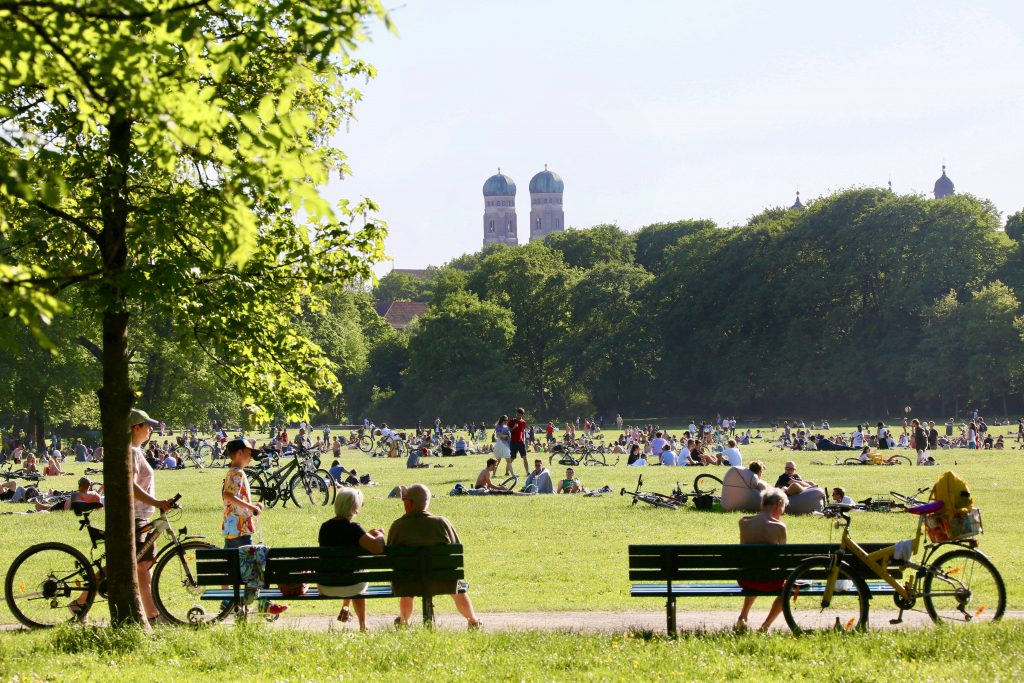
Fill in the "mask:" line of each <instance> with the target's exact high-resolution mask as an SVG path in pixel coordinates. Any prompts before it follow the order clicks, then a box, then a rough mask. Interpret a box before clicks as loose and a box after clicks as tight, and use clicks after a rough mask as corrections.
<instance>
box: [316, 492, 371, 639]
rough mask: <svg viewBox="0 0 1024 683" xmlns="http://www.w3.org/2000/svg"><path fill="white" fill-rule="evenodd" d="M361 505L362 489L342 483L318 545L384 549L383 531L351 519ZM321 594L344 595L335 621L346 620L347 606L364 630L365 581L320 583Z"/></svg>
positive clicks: (341, 596) (360, 627)
mask: <svg viewBox="0 0 1024 683" xmlns="http://www.w3.org/2000/svg"><path fill="white" fill-rule="evenodd" d="M362 507H363V492H362V491H360V490H359V489H357V488H351V487H346V486H343V487H342V488H341V489H339V490H338V495H337V497H336V498H335V499H334V517H333V518H332V519H329V520H327V521H326V522H324V523H323V525H321V526H320V546H321V547H334V548H337V547H342V548H344V547H360V548H362V549H363V550H366V551H367V552H370V553H373V554H374V555H380V554H381V553H383V552H384V530H383V529H370V530H369V531H366V530H365V529H363V527H362V525H360V524H359V522H354V521H352V518H353V517H355V516H356V515H358V514H359V511H360V510H361V509H362ZM317 587H318V588H319V589H320V594H321V595H329V596H332V597H337V598H345V601H344V602H343V603H342V605H341V611H340V612H339V613H338V621H348V620H349V619H351V617H352V615H351V613H350V612H349V606H350V605H351V607H352V609H353V610H354V611H355V613H356V618H357V619H359V630H360V631H365V630H366V599H365V598H360V597H358V596H359V594H360V593H362V592H363V591H364V590H366V582H365V581H362V582H360V583H356V584H351V585H348V586H331V585H326V584H319V585H318V586H317Z"/></svg>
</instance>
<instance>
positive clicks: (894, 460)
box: [889, 455, 914, 465]
mask: <svg viewBox="0 0 1024 683" xmlns="http://www.w3.org/2000/svg"><path fill="white" fill-rule="evenodd" d="M889 464H890V465H913V464H914V461H913V460H911V459H910V456H907V455H894V456H892V457H891V458H889Z"/></svg>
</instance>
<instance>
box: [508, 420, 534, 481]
mask: <svg viewBox="0 0 1024 683" xmlns="http://www.w3.org/2000/svg"><path fill="white" fill-rule="evenodd" d="M524 415H526V411H525V410H523V409H522V408H516V416H515V417H514V418H512V419H511V420H509V421H508V428H509V431H510V432H511V433H512V434H511V437H510V438H509V444H508V445H509V450H511V451H512V464H513V465H514V464H515V462H516V455H521V456H523V469H524V470H526V473H527V474H529V473H530V466H529V464H527V462H526V436H525V432H526V420H525V419H524V418H523V416H524Z"/></svg>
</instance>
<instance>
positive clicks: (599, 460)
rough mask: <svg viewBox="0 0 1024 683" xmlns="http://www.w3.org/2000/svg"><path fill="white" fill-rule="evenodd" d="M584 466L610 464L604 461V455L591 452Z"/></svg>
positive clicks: (585, 459) (584, 460)
mask: <svg viewBox="0 0 1024 683" xmlns="http://www.w3.org/2000/svg"><path fill="white" fill-rule="evenodd" d="M583 464H584V465H607V464H608V463H607V462H606V461H605V459H604V454H603V453H599V452H597V451H590V452H589V453H587V456H586V457H585V458H584V459H583Z"/></svg>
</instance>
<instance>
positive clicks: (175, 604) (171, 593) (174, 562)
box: [153, 541, 234, 624]
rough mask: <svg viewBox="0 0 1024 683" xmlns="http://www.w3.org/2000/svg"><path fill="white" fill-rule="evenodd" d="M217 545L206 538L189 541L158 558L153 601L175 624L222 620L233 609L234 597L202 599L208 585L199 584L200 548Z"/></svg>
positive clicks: (163, 614)
mask: <svg viewBox="0 0 1024 683" xmlns="http://www.w3.org/2000/svg"><path fill="white" fill-rule="evenodd" d="M213 547H215V546H214V545H213V544H211V543H206V542H205V541H185V542H184V543H182V544H180V545H179V546H178V547H176V548H173V549H171V550H168V551H167V552H166V553H164V554H163V555H161V556H160V559H159V560H157V563H156V567H154V569H153V602H155V603H156V608H157V610H159V611H160V614H161V615H162V616H163V617H164V619H167V620H168V621H170V622H172V623H175V624H203V623H208V622H213V621H220V620H221V619H223V618H224V617H226V616H227V615H228V614H229V613H230V612H231V608H232V607H234V603H233V602H232V601H231V600H225V601H217V600H202V599H201V597H202V595H203V591H204V590H205V589H206V587H205V586H200V585H197V584H196V550H198V549H200V548H213Z"/></svg>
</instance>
